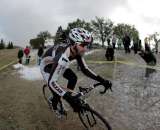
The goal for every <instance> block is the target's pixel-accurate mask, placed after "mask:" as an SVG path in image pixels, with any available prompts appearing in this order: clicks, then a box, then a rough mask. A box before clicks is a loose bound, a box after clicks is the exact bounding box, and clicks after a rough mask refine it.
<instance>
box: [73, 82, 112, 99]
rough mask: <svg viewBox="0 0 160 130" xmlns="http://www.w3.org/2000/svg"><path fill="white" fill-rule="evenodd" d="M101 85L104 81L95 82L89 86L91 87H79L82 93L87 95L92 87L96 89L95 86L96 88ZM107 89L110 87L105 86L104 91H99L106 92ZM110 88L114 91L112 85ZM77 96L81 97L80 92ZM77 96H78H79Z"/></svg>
mask: <svg viewBox="0 0 160 130" xmlns="http://www.w3.org/2000/svg"><path fill="white" fill-rule="evenodd" d="M100 85H103V84H102V83H95V84H93V86H92V87H89V88H82V87H79V90H80V92H82V93H83V94H82V95H85V94H87V93H89V92H90V91H91V90H92V89H94V88H96V87H98V86H100ZM107 89H108V88H107V87H105V86H104V90H103V91H100V92H99V93H100V94H105V93H106V91H107ZM109 89H110V90H111V92H112V87H109ZM77 96H78V97H80V96H79V95H78V94H77ZM77 96H76V97H77Z"/></svg>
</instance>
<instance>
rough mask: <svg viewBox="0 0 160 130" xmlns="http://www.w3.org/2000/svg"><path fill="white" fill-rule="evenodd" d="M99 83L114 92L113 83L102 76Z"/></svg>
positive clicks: (98, 77)
mask: <svg viewBox="0 0 160 130" xmlns="http://www.w3.org/2000/svg"><path fill="white" fill-rule="evenodd" d="M97 79H98V81H99V82H100V83H101V84H102V85H103V86H104V87H105V88H106V89H110V90H111V91H112V83H111V81H109V80H105V79H103V78H102V77H101V76H99V75H98V76H97Z"/></svg>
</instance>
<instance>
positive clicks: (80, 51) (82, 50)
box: [77, 44, 87, 56]
mask: <svg viewBox="0 0 160 130" xmlns="http://www.w3.org/2000/svg"><path fill="white" fill-rule="evenodd" d="M77 50H78V54H79V55H81V56H82V55H84V53H85V52H86V51H87V46H84V44H80V45H77Z"/></svg>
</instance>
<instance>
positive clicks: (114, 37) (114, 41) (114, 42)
mask: <svg viewBox="0 0 160 130" xmlns="http://www.w3.org/2000/svg"><path fill="white" fill-rule="evenodd" d="M116 41H117V38H116V35H115V34H113V37H112V46H113V49H115V46H116Z"/></svg>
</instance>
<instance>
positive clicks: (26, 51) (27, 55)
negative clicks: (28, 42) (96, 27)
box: [24, 46, 30, 64]
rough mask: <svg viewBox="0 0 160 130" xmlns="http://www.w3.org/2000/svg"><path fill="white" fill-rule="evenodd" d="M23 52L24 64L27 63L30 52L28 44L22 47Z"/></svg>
mask: <svg viewBox="0 0 160 130" xmlns="http://www.w3.org/2000/svg"><path fill="white" fill-rule="evenodd" d="M24 54H25V56H26V63H25V64H29V62H28V61H29V54H30V49H29V47H28V46H26V48H25V49H24Z"/></svg>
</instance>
